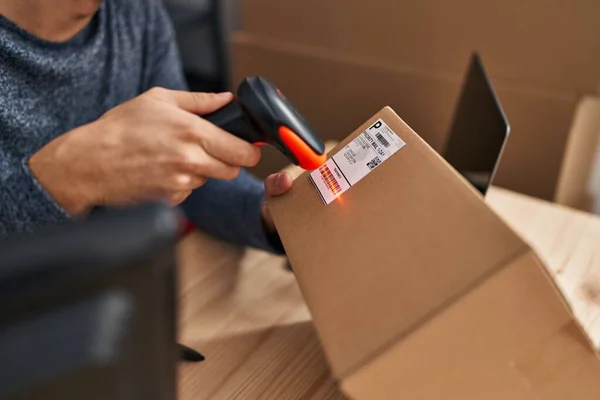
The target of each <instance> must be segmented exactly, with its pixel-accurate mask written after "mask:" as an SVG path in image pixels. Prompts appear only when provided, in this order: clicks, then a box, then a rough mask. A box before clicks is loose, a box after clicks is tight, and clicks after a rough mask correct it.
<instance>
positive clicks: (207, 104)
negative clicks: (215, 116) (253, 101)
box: [168, 90, 233, 115]
mask: <svg viewBox="0 0 600 400" xmlns="http://www.w3.org/2000/svg"><path fill="white" fill-rule="evenodd" d="M168 96H169V98H170V99H171V100H172V101H173V102H174V103H175V105H176V106H177V107H179V108H180V109H182V110H184V111H187V112H190V113H192V114H197V115H204V114H208V113H211V112H213V111H216V110H218V109H219V108H221V107H224V106H225V105H227V104H229V103H230V102H231V101H232V100H233V94H232V93H229V92H225V93H200V92H184V91H177V90H173V91H168Z"/></svg>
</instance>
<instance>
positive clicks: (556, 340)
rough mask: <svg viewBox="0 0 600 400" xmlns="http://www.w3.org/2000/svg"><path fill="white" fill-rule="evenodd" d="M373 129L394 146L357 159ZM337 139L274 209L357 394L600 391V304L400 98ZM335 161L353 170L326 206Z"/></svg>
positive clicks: (554, 395) (490, 396)
mask: <svg viewBox="0 0 600 400" xmlns="http://www.w3.org/2000/svg"><path fill="white" fill-rule="evenodd" d="M363 132H368V134H369V135H370V137H371V138H377V139H376V140H377V141H378V143H380V146H386V143H387V144H388V145H387V146H386V148H389V149H396V150H395V153H393V154H391V155H390V154H389V153H388V151H387V150H385V151H384V152H385V153H387V158H383V156H382V158H383V159H382V161H381V162H380V163H379V164H378V165H377V166H375V168H374V169H372V170H371V169H369V170H368V171H367V170H365V167H364V164H363V163H362V162H358V163H355V162H354V161H356V160H363V161H365V160H369V159H371V157H373V156H377V154H381V153H378V152H375V150H374V148H375V147H374V148H373V150H371V147H369V146H367V148H365V147H363V143H365V142H364V141H365V140H366V139H365V137H366V134H365V133H363ZM359 135H360V136H362V138H360V137H359ZM378 135H385V136H384V137H383V138H384V139H386V137H387V139H386V140H387V141H382V140H381V139H380V138H379V136H378ZM357 138H358V139H357ZM398 138H399V139H398ZM355 139H357V141H358V143H357V144H355V145H352V146H350V147H346V145H348V144H350V142H351V141H354V140H355ZM361 140H362V141H361ZM367 143H369V142H367ZM372 143H375V140H373V141H372ZM393 143H399V145H397V146H396V147H395V148H394V147H393V146H394V144H393ZM390 144H392V145H390ZM380 149H381V148H380ZM338 151H340V152H342V155H340V156H339V158H337V160H336V161H335V163H333V162H329V163H327V164H325V165H326V166H327V165H329V166H330V170H331V172H329V171H326V172H321V171H320V170H317V171H314V172H312V173H311V174H310V175H311V176H314V178H313V179H314V180H313V182H315V183H314V184H313V182H311V180H310V177H309V173H308V172H305V173H304V174H303V175H301V176H300V177H298V178H297V179H296V181H295V183H294V187H293V188H292V190H291V191H290V192H289V193H288V194H286V195H285V196H280V197H277V198H273V199H271V200H270V201H269V207H270V210H271V213H272V215H273V217H274V220H275V224H276V226H277V229H278V231H279V233H280V235H281V238H282V241H283V244H284V246H285V248H286V251H287V254H288V256H289V259H290V261H291V264H292V266H293V268H294V273H295V276H296V278H297V280H298V283H299V284H300V287H301V290H302V294H303V297H304V298H305V300H306V303H307V305H308V306H309V308H310V311H311V315H312V317H313V321H314V324H315V327H316V330H317V333H318V335H319V339H320V341H321V345H322V347H323V349H324V352H325V354H326V356H327V359H328V362H329V365H330V367H331V369H332V372H333V374H334V375H335V377H336V378H337V380H338V381H339V383H340V385H341V388H342V390H343V391H344V392H345V393H346V394H348V395H349V396H350V397H351V398H352V399H355V400H379V399H381V400H384V399H403V398H406V399H423V400H425V399H486V400H506V399H510V400H564V399H582V400H583V399H586V400H587V399H589V400H592V399H598V398H600V359H599V358H598V356H597V350H596V349H597V346H598V344H599V341H600V335H599V334H600V323H598V322H596V321H598V310H597V309H596V311H594V312H592V311H591V309H590V308H589V307H587V306H586V303H585V302H581V301H578V296H579V294H578V291H577V287H579V285H578V283H577V282H574V281H573V276H572V275H571V274H562V273H558V274H550V273H549V272H548V271H547V270H546V269H545V267H544V266H543V264H542V263H541V262H540V260H539V259H538V258H537V256H536V254H535V252H534V251H533V250H532V249H531V248H530V247H529V246H528V245H527V244H526V243H525V242H523V240H521V238H519V237H518V236H517V234H516V233H514V232H513V231H512V230H511V229H510V228H509V227H508V226H507V225H506V224H505V223H504V222H503V221H502V219H501V218H500V217H499V216H497V215H496V214H495V213H494V212H493V211H492V210H491V209H490V208H489V207H488V206H487V204H486V203H485V201H484V199H483V198H482V197H481V196H480V194H479V193H478V192H476V191H475V190H474V188H473V187H472V186H471V185H470V184H469V183H468V182H467V181H466V180H465V179H464V178H463V177H462V176H460V175H459V174H458V173H457V172H456V171H455V170H454V169H452V168H451V167H450V166H449V165H448V164H447V163H446V162H445V161H444V160H443V159H442V158H441V157H439V155H438V154H436V153H435V152H434V151H433V150H432V149H431V147H430V146H428V145H427V144H426V143H425V142H424V141H423V140H422V139H421V138H420V137H419V136H418V135H416V134H415V132H414V131H412V130H411V129H410V128H409V127H408V126H407V125H406V124H405V123H404V122H403V121H402V120H401V119H400V118H399V117H398V116H397V115H396V114H395V113H394V112H393V111H392V110H391V109H389V108H386V109H384V110H382V111H381V112H379V113H377V115H375V116H373V117H372V118H369V120H368V121H367V122H365V123H364V124H361V126H360V128H359V129H357V130H355V131H354V133H353V134H351V135H350V136H349V137H348V138H347V139H346V140H344V141H343V142H342V143H340V144H339V145H338V146H337V147H336V148H335V149H333V150H332V151H331V152H330V153H329V155H330V156H331V157H335V155H336V154H337V153H338ZM343 160H348V161H347V162H346V163H344V161H343ZM361 168H362V169H361ZM340 171H342V172H340ZM361 171H362V173H361ZM338 173H339V174H343V176H345V177H354V178H348V179H352V180H353V181H354V182H353V184H352V186H351V187H349V189H347V191H345V192H343V193H342V194H341V197H338V198H337V199H335V200H333V201H332V202H331V203H329V204H328V205H325V204H324V201H323V200H322V199H325V198H328V196H329V197H331V196H330V195H331V194H332V193H336V192H337V191H338V190H339V189H338V187H339V182H338V184H337V185H336V184H331V181H332V179H338V178H335V177H336V176H339V175H337V174H338ZM321 174H322V175H321ZM357 176H358V178H357ZM332 177H333V178H332ZM360 177H362V178H360ZM356 178H357V179H358V180H356ZM339 181H343V179H342V178H341V177H340V178H339ZM319 185H320V186H319ZM316 187H321V188H322V189H321V191H319V192H318V191H317V189H316ZM328 188H329V189H328ZM315 232H321V233H322V234H320V235H315Z"/></svg>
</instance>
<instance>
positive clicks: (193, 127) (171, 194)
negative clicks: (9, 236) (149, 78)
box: [29, 88, 260, 215]
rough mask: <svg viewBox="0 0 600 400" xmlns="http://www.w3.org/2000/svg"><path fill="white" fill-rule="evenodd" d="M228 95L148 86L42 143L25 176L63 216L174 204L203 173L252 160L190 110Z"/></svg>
mask: <svg viewBox="0 0 600 400" xmlns="http://www.w3.org/2000/svg"><path fill="white" fill-rule="evenodd" d="M232 99H233V95H232V94H231V93H222V94H218V95H216V94H207V93H188V92H181V91H171V90H166V89H160V88H155V89H152V90H149V91H148V92H146V93H144V94H142V95H140V96H138V97H136V98H135V99H133V100H131V101H129V102H127V103H124V104H122V105H120V106H118V107H116V108H114V109H112V110H110V111H109V112H107V113H106V114H105V115H104V116H102V117H101V118H100V119H99V120H97V121H95V122H93V123H90V124H88V125H85V126H82V127H79V128H76V129H74V130H73V131H70V132H68V133H66V134H64V135H62V136H60V137H58V138H56V139H55V140H53V141H51V142H50V143H48V144H47V145H46V146H44V147H43V148H42V149H40V150H39V151H38V152H37V153H35V154H34V155H33V156H32V157H31V158H30V160H29V167H30V169H31V171H32V173H33V175H34V176H35V177H36V178H37V179H38V180H39V182H40V183H41V184H42V186H43V187H44V188H45V189H46V190H47V191H48V192H49V193H50V195H52V196H53V197H54V199H55V200H56V201H57V202H58V203H59V204H60V205H61V206H63V207H64V208H65V209H66V210H67V211H68V212H69V213H71V214H74V215H77V214H82V213H85V212H87V211H88V210H89V209H91V208H92V207H93V206H96V205H109V206H118V205H126V204H131V203H137V202H141V201H146V200H166V201H169V202H170V203H171V204H178V203H180V202H182V201H183V200H185V198H186V197H187V196H188V195H189V193H190V192H191V191H192V190H193V189H195V188H197V187H199V186H201V185H203V184H204V183H205V182H206V180H207V179H208V178H216V179H224V180H231V179H234V178H235V177H236V176H237V175H238V173H239V171H240V167H250V166H254V165H256V164H257V163H258V161H259V160H260V150H259V149H258V148H256V147H255V146H252V145H251V144H249V143H247V142H245V141H243V140H241V139H239V138H237V137H235V136H233V135H231V134H229V133H227V132H225V131H223V130H221V129H219V128H218V127H216V126H214V125H213V124H211V123H210V122H208V121H206V120H203V119H202V118H200V117H198V115H203V114H207V113H210V112H212V111H215V110H217V109H219V108H221V107H223V106H224V105H226V104H227V103H229V102H230V101H231V100H232Z"/></svg>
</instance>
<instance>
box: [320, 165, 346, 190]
mask: <svg viewBox="0 0 600 400" xmlns="http://www.w3.org/2000/svg"><path fill="white" fill-rule="evenodd" d="M319 172H320V173H321V176H322V177H323V180H324V181H325V185H326V186H327V187H328V188H329V190H331V191H332V192H333V194H334V195H335V194H338V193H339V192H341V191H342V187H341V186H340V184H339V183H338V181H337V179H335V176H333V174H332V173H331V170H330V169H329V167H328V166H327V165H323V166H322V167H321V168H319Z"/></svg>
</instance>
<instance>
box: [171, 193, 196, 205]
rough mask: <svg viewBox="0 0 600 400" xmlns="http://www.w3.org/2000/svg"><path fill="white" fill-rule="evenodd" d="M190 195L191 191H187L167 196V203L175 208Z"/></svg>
mask: <svg viewBox="0 0 600 400" xmlns="http://www.w3.org/2000/svg"><path fill="white" fill-rule="evenodd" d="M190 194H192V191H191V190H187V191H185V192H179V193H173V194H171V195H169V196H168V198H167V201H168V202H169V204H170V205H172V206H176V205H178V204H181V203H183V201H184V200H185V199H187V198H188V196H189V195H190Z"/></svg>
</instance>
